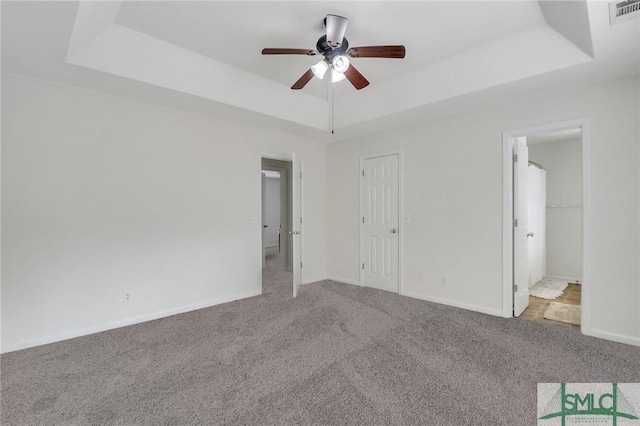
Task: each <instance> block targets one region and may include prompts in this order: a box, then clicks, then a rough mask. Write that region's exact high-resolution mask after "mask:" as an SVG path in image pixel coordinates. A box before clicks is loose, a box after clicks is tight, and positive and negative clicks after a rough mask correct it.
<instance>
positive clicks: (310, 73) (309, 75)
mask: <svg viewBox="0 0 640 426" xmlns="http://www.w3.org/2000/svg"><path fill="white" fill-rule="evenodd" d="M312 78H313V71H311V68H309V69H308V70H307V72H305V73H304V74H302V77H300V78H299V79H298V81H296V82H295V83H293V86H291V88H292V89H293V90H300V89H302V88H303V87H304V86H306V85H307V83H308V82H309V81H310V80H311V79H312Z"/></svg>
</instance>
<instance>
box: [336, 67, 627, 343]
mask: <svg viewBox="0 0 640 426" xmlns="http://www.w3.org/2000/svg"><path fill="white" fill-rule="evenodd" d="M637 84H638V80H637V78H636V77H635V76H633V77H630V78H625V79H620V80H616V81H611V82H607V83H603V84H600V85H594V86H591V87H585V88H581V89H580V90H571V91H565V92H556V93H554V94H540V95H539V96H537V97H535V98H531V99H527V100H522V101H513V102H511V103H505V104H501V105H497V106H491V107H486V108H483V109H479V110H475V111H470V112H465V113H462V114H457V115H452V116H448V117H444V118H440V119H435V120H429V121H425V122H422V123H418V124H415V125H412V126H407V127H404V128H400V129H394V130H391V131H387V132H382V133H378V134H373V135H369V136H365V137H359V138H355V139H351V140H349V141H346V142H344V143H342V142H341V143H336V144H331V145H329V151H328V164H330V165H331V172H330V173H328V176H327V178H328V188H329V211H328V229H329V230H330V233H329V237H328V246H329V247H330V251H329V253H328V256H329V258H328V264H329V276H330V277H331V278H332V279H336V280H340V281H343V282H347V283H359V269H358V267H359V246H358V233H359V224H358V223H359V186H358V181H359V174H358V170H359V157H360V156H361V155H364V154H374V153H377V152H385V151H389V150H394V149H400V150H402V151H403V158H404V163H403V164H402V165H401V168H402V172H401V178H402V181H403V199H404V202H403V204H404V205H403V208H404V213H405V218H403V219H405V220H406V216H408V218H409V220H410V221H409V223H401V225H400V233H401V234H400V237H401V244H402V245H403V251H404V259H403V262H402V263H401V266H402V268H403V280H402V282H401V291H402V293H404V294H406V295H409V296H413V297H418V298H423V299H427V300H433V301H436V302H441V303H445V304H449V305H454V306H460V307H464V308H468V309H474V310H477V311H480V312H486V313H490V314H495V315H501V313H502V288H503V284H502V202H503V199H502V185H503V183H502V179H503V177H502V152H503V151H502V132H503V131H507V130H514V129H523V128H527V127H531V126H536V125H541V124H547V123H553V122H560V121H566V120H570V119H576V118H588V119H589V120H590V123H591V149H590V158H591V167H590V170H589V172H590V174H591V202H592V206H593V207H592V211H591V217H592V221H591V223H592V228H591V235H592V238H593V245H592V257H593V263H592V265H591V282H590V285H591V286H592V301H593V303H592V305H591V306H587V307H585V309H589V310H590V312H591V321H592V329H591V330H587V332H589V333H590V334H597V335H599V336H602V337H609V338H613V339H614V340H625V341H631V342H637V343H638V344H640V306H639V300H640V274H639V267H638V262H637V259H638V256H639V254H640V249H639V239H638V232H639V230H640V211H639V203H638V200H639V197H638V194H639V184H640V174H639V173H640V172H639V170H640V167H639V166H640V164H639V163H640V161H639V159H640V156H639V148H638V145H639V143H638V140H639V131H638V119H637V117H638V112H639V110H638V108H639V107H638V97H637V93H638V88H637ZM442 277H446V284H443V280H442Z"/></svg>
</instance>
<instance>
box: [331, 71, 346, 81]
mask: <svg viewBox="0 0 640 426" xmlns="http://www.w3.org/2000/svg"><path fill="white" fill-rule="evenodd" d="M345 78H346V77H345V75H344V74H343V73H341V72H338V71H336V70H335V69H332V70H331V82H332V83H337V82H339V81H342V80H344V79H345Z"/></svg>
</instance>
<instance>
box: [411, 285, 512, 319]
mask: <svg viewBox="0 0 640 426" xmlns="http://www.w3.org/2000/svg"><path fill="white" fill-rule="evenodd" d="M400 295H401V296H406V297H412V298H414V299H420V300H425V301H427V302H434V303H438V304H440V305H446V306H453V307H454V308H461V309H466V310H468V311H474V312H480V313H482V314H487V315H492V316H495V317H501V316H502V310H500V309H492V308H486V307H484V306H479V305H471V304H468V303H460V302H456V301H453V300H449V299H441V298H439V297H431V296H425V295H423V294H418V293H412V292H407V291H403V292H402V293H400Z"/></svg>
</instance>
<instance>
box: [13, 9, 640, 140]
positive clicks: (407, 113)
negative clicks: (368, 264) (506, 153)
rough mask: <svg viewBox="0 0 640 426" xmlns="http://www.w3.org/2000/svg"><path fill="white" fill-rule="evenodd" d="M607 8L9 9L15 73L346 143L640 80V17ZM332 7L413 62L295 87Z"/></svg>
mask: <svg viewBox="0 0 640 426" xmlns="http://www.w3.org/2000/svg"><path fill="white" fill-rule="evenodd" d="M607 10H608V7H607V3H606V2H593V3H592V2H589V3H587V2H584V1H568V2H561V1H555V2H546V1H545V2H540V3H539V2H537V1H499V2H484V1H475V2H459V1H454V2H416V1H413V2H399V1H387V2H363V1H354V2H326V1H298V2H292V1H284V2H273V1H264V2H245V1H227V2H218V1H209V2H191V1H175V2H149V1H141V2H138V1H127V2H119V1H110V2H81V3H78V2H2V69H3V71H5V72H9V73H14V74H20V75H25V76H29V77H34V78H40V79H45V80H51V81H56V82H60V83H64V84H70V85H74V86H78V87H84V88H88V89H93V90H99V91H103V92H107V93H114V94H118V95H124V96H128V97H132V98H137V99H141V100H144V101H150V102H154V103H158V104H161V105H166V106H170V107H174V108H181V109H186V110H191V111H197V112H203V113H210V114H215V115H217V116H222V117H226V118H230V119H234V120H241V121H242V122H244V123H247V122H249V123H254V124H255V125H259V126H268V127H278V128H280V129H284V130H288V131H291V132H295V133H297V134H300V135H301V136H304V137H308V138H312V139H317V140H323V141H335V140H340V139H344V138H347V137H352V136H357V135H360V134H365V133H367V132H371V131H377V130H382V129H385V128H392V127H396V126H400V125H404V124H407V123H410V122H414V121H417V120H420V119H424V118H426V117H430V116H435V115H440V114H445V113H454V112H457V111H460V110H464V109H469V108H474V107H478V106H480V105H485V104H487V103H492V102H501V101H504V100H506V99H510V98H513V97H514V96H530V95H532V94H534V93H539V92H540V91H541V90H542V91H550V90H554V89H556V88H561V87H562V88H565V87H568V86H571V85H580V84H588V83H593V82H597V81H602V80H606V79H610V78H616V77H621V76H625V75H631V74H634V73H637V72H638V50H639V49H638V39H639V26H638V19H635V20H631V21H627V22H624V23H621V24H619V25H616V26H609V24H608V15H607ZM328 13H334V14H339V15H343V16H346V17H348V18H349V25H348V28H347V32H346V38H347V39H348V40H349V43H350V45H351V46H362V45H378V44H404V45H405V46H406V48H407V55H406V58H405V59H403V60H398V59H366V58H359V59H355V60H354V61H353V63H354V65H355V66H356V67H357V68H358V69H359V70H360V71H361V72H362V73H363V74H364V75H365V76H366V77H367V79H368V80H369V81H370V82H371V85H370V86H368V87H367V88H365V89H363V90H361V91H356V90H355V89H354V88H353V87H352V86H351V85H350V84H349V83H348V82H347V81H345V82H341V83H337V84H334V85H333V89H334V109H335V120H334V127H335V129H336V131H335V135H331V133H330V131H329V130H330V127H331V117H330V111H331V102H330V97H329V87H330V84H329V83H328V79H327V78H325V80H322V81H321V80H317V79H315V78H314V79H313V80H312V81H311V82H310V83H309V84H308V85H307V87H305V88H304V89H303V90H300V91H292V90H290V89H289V87H290V86H291V84H293V82H294V81H296V80H297V79H298V78H299V77H300V75H302V74H303V73H304V72H305V71H306V70H307V69H308V68H309V67H310V66H311V65H312V64H314V63H315V62H317V61H318V59H319V58H318V57H317V56H316V57H307V56H297V55H296V56H282V55H278V56H263V55H261V54H260V51H261V49H262V48H264V47H299V48H308V49H312V48H314V47H315V43H316V41H317V39H318V38H319V37H320V36H321V35H322V34H323V31H324V28H323V25H322V19H323V17H324V16H325V15H326V14H328Z"/></svg>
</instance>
